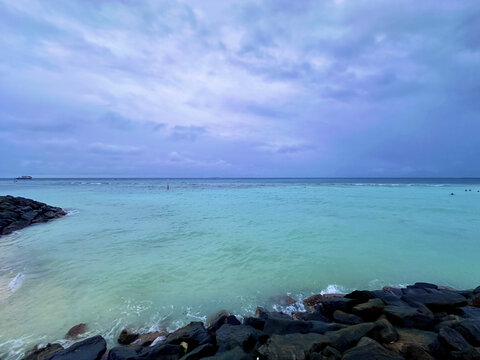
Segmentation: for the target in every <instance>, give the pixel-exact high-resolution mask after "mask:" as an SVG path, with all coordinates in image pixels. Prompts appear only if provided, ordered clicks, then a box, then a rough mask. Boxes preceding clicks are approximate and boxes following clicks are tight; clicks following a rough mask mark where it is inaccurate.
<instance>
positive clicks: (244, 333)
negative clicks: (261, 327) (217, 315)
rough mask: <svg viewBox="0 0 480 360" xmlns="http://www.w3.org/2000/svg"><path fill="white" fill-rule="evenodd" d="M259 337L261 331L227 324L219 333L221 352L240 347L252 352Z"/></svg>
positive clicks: (218, 343) (218, 339)
mask: <svg viewBox="0 0 480 360" xmlns="http://www.w3.org/2000/svg"><path fill="white" fill-rule="evenodd" d="M267 321H268V320H267ZM259 335H260V333H259V331H258V330H257V329H254V328H253V327H251V326H248V325H229V324H226V325H223V326H222V327H221V328H220V329H218V331H217V345H218V348H219V351H226V350H231V349H233V348H235V347H237V346H239V347H241V348H242V349H243V350H244V351H245V352H250V351H252V350H253V348H254V347H255V344H256V342H257V339H258V337H259Z"/></svg>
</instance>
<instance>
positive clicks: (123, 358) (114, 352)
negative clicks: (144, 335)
mask: <svg viewBox="0 0 480 360" xmlns="http://www.w3.org/2000/svg"><path fill="white" fill-rule="evenodd" d="M143 350H144V348H143V347H142V346H140V345H137V346H128V347H127V346H117V347H114V348H113V349H110V351H109V352H108V360H133V359H138V358H140V355H141V353H142V351H143Z"/></svg>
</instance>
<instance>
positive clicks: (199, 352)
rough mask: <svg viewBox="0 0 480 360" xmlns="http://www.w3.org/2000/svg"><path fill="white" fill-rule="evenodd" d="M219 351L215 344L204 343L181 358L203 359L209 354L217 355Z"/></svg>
mask: <svg viewBox="0 0 480 360" xmlns="http://www.w3.org/2000/svg"><path fill="white" fill-rule="evenodd" d="M216 351H217V347H216V346H215V345H213V344H203V345H200V346H199V347H197V348H196V349H195V350H193V351H192V352H190V353H188V354H187V355H185V356H183V357H182V358H181V359H180V360H199V359H203V358H205V357H207V356H212V355H215V352H216Z"/></svg>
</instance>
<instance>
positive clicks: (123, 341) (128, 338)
mask: <svg viewBox="0 0 480 360" xmlns="http://www.w3.org/2000/svg"><path fill="white" fill-rule="evenodd" d="M137 339H138V333H134V332H131V331H130V330H128V329H123V330H122V331H121V332H120V335H119V336H118V339H117V342H118V343H119V344H120V345H129V344H131V343H132V342H134V341H135V340H137Z"/></svg>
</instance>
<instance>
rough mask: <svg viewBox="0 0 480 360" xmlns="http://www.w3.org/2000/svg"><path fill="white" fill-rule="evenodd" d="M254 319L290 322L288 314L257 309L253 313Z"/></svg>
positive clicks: (290, 318)
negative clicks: (285, 320)
mask: <svg viewBox="0 0 480 360" xmlns="http://www.w3.org/2000/svg"><path fill="white" fill-rule="evenodd" d="M255 317H256V318H258V319H261V320H267V319H287V320H292V317H291V316H290V315H288V314H284V313H283V312H280V311H268V310H266V309H265V308H262V307H257V310H256V311H255Z"/></svg>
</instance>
